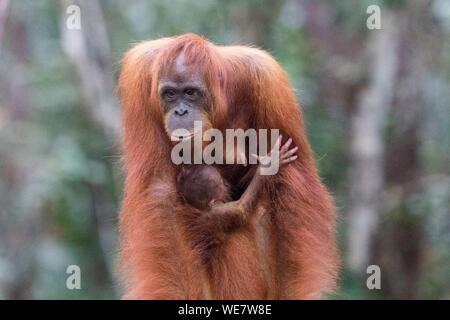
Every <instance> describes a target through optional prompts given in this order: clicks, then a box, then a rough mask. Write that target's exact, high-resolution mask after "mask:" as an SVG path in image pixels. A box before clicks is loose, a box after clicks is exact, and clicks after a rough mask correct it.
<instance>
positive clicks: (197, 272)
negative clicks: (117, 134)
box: [119, 34, 339, 299]
mask: <svg viewBox="0 0 450 320" xmlns="http://www.w3.org/2000/svg"><path fill="white" fill-rule="evenodd" d="M181 52H182V53H183V54H184V57H185V60H186V64H187V65H190V66H194V67H195V70H196V71H197V72H200V73H201V74H203V75H204V77H205V79H206V82H207V85H208V90H209V92H210V94H211V100H212V111H211V123H212V125H213V127H215V128H219V129H222V130H223V129H226V128H242V129H244V130H245V129H248V128H255V129H263V128H265V129H272V128H273V129H280V132H281V134H283V136H284V137H291V138H292V139H293V142H294V144H295V145H296V146H298V147H299V151H298V155H299V158H298V159H297V160H296V161H294V162H292V163H290V164H288V165H286V166H285V167H283V168H282V170H281V172H280V173H279V174H277V175H276V176H275V177H274V178H273V179H271V180H270V183H269V185H267V186H266V187H265V189H264V190H263V192H262V193H261V197H260V200H259V203H258V208H257V211H258V212H259V214H258V215H255V216H254V218H253V219H252V221H251V223H250V224H249V225H247V226H245V227H244V228H241V229H239V230H237V231H235V232H233V233H232V234H230V235H229V237H228V238H227V240H226V241H225V242H224V243H223V244H222V245H220V246H219V247H218V248H216V249H215V251H214V252H213V253H212V254H211V255H210V257H209V260H208V261H207V262H204V261H202V259H201V256H202V252H199V251H200V249H198V248H196V247H195V246H194V245H193V238H194V237H195V236H197V235H195V234H193V230H195V228H192V226H191V222H192V221H190V220H189V216H190V215H189V214H187V213H186V210H188V209H187V208H186V207H185V206H183V204H182V202H180V199H179V197H178V195H177V192H176V189H175V187H176V183H175V181H176V174H177V170H178V169H177V168H176V166H174V165H173V164H172V162H171V160H170V148H171V142H170V141H169V138H168V137H167V135H166V133H165V130H164V121H163V113H162V110H161V106H160V103H159V98H158V94H157V86H158V78H159V76H160V75H161V73H162V72H164V71H165V70H168V68H169V67H170V65H171V63H172V62H173V61H174V59H175V58H176V57H177V56H178V55H179V54H180V53H181ZM119 90H120V95H121V103H122V111H123V129H124V142H123V145H124V150H123V151H124V165H125V172H126V180H125V192H124V199H123V207H122V212H121V215H120V237H121V255H120V268H121V275H122V277H123V282H124V285H125V290H126V292H125V295H124V297H125V298H137V299H201V298H213V299H267V298H271V299H315V298H320V297H322V296H323V294H325V293H329V292H332V291H333V290H334V288H335V285H336V277H337V273H338V266H339V263H338V254H337V249H336V244H335V214H334V206H333V202H332V198H331V197H330V195H329V194H328V192H327V190H326V188H325V187H324V185H323V184H322V183H321V181H320V178H319V176H318V174H317V170H316V165H315V162H314V159H313V155H312V152H311V149H310V146H309V144H308V141H307V138H306V135H305V132H304V128H303V120H302V115H301V110H300V106H299V104H298V102H297V101H296V98H295V94H294V91H293V89H292V87H291V85H290V84H289V82H288V80H287V77H286V74H285V72H284V71H283V70H282V68H281V67H280V66H279V64H278V63H277V62H276V61H275V60H274V59H273V58H272V57H271V56H270V55H269V54H268V53H266V52H264V51H262V50H259V49H256V48H250V47H244V46H224V47H221V46H217V45H214V44H212V43H211V42H209V41H207V40H205V39H203V38H201V37H199V36H197V35H192V34H187V35H182V36H179V37H173V38H163V39H160V40H155V41H148V42H143V43H140V44H138V45H136V46H135V47H134V48H132V49H131V50H130V51H129V52H128V53H127V54H126V55H125V57H124V60H123V64H122V71H121V75H120V79H119ZM220 170H221V172H222V176H223V177H224V178H226V179H228V181H231V182H232V183H236V181H237V182H239V181H241V182H242V181H243V180H244V182H245V179H248V177H249V176H251V174H252V172H251V171H250V172H249V171H248V170H249V169H248V168H247V167H243V166H239V165H223V166H222V167H220Z"/></svg>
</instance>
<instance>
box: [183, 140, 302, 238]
mask: <svg viewBox="0 0 450 320" xmlns="http://www.w3.org/2000/svg"><path fill="white" fill-rule="evenodd" d="M291 143H292V139H289V140H288V141H287V142H286V143H285V144H284V145H283V146H282V147H281V149H280V144H281V136H280V137H279V138H278V140H277V141H276V143H275V146H274V148H273V149H272V150H271V151H270V153H269V154H267V155H266V156H257V155H252V156H253V157H255V158H256V159H257V160H258V168H257V170H256V173H255V175H254V176H253V178H252V180H251V181H250V184H249V185H248V187H247V189H246V190H245V192H244V193H243V194H242V196H241V197H240V199H239V200H236V201H231V198H230V190H229V186H228V185H227V183H226V181H225V180H224V179H223V178H222V176H221V175H220V173H219V171H218V170H217V168H215V167H213V166H210V165H190V166H185V167H183V169H182V171H181V173H180V174H179V175H178V191H179V193H180V195H181V196H182V198H183V199H184V201H185V202H186V203H187V204H189V205H190V206H192V207H194V208H196V209H198V210H199V212H198V221H197V225H198V226H199V227H201V228H202V229H205V230H207V231H208V233H209V235H210V238H211V239H209V240H210V245H211V244H213V243H215V244H217V243H220V242H221V241H222V240H224V239H225V236H226V234H227V233H229V232H231V231H233V230H235V229H236V228H238V227H240V226H243V225H245V224H246V223H247V221H248V220H249V218H250V214H251V213H252V212H255V211H256V210H255V208H254V207H255V204H256V200H257V199H258V193H259V192H260V190H261V189H262V186H263V183H264V181H265V179H268V178H269V179H270V177H271V176H265V175H262V174H261V169H262V168H264V167H269V166H270V165H271V164H273V162H274V161H278V163H279V167H281V165H283V164H287V163H290V162H292V161H294V160H295V159H297V155H295V153H296V152H297V149H298V148H297V147H294V148H292V149H289V146H290V145H291ZM274 151H279V152H274ZM211 241H212V243H211Z"/></svg>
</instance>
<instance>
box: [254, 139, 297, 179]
mask: <svg viewBox="0 0 450 320" xmlns="http://www.w3.org/2000/svg"><path fill="white" fill-rule="evenodd" d="M281 139H282V136H281V135H280V136H279V137H278V139H277V141H276V142H275V145H274V147H273V148H272V150H270V152H269V153H268V154H267V155H265V156H258V155H256V154H252V157H254V158H256V159H257V160H258V162H259V166H258V172H259V173H261V169H262V168H269V167H273V166H277V167H280V166H281V165H284V164H287V163H290V162H292V161H294V160H295V159H297V155H296V152H297V150H298V147H294V148H292V149H289V147H290V146H291V144H292V139H291V138H289V139H288V141H286V143H285V144H284V145H283V146H282V147H281V149H280V144H281Z"/></svg>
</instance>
